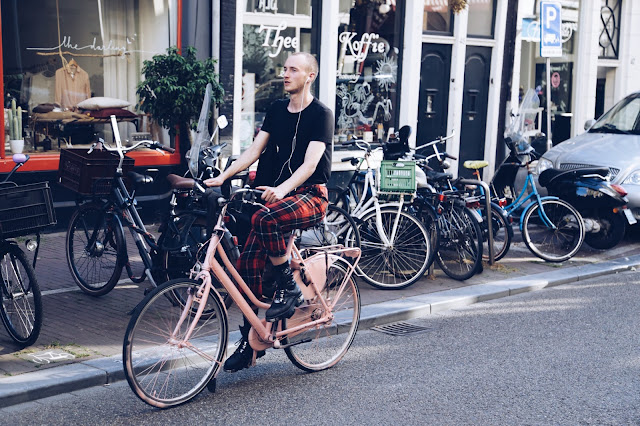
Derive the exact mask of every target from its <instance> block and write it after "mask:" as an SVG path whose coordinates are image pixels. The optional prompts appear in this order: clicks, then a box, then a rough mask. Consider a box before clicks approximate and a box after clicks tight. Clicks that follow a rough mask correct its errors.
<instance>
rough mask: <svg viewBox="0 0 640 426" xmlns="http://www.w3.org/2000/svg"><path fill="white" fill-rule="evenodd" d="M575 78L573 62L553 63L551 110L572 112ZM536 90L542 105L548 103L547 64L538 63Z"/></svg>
mask: <svg viewBox="0 0 640 426" xmlns="http://www.w3.org/2000/svg"><path fill="white" fill-rule="evenodd" d="M572 80H573V62H559V63H553V64H551V111H552V112H554V113H557V114H559V113H567V112H571V89H572V85H571V82H572ZM536 92H537V93H538V96H539V97H540V105H541V106H544V105H546V103H545V101H544V99H545V97H546V94H547V82H546V77H545V64H536Z"/></svg>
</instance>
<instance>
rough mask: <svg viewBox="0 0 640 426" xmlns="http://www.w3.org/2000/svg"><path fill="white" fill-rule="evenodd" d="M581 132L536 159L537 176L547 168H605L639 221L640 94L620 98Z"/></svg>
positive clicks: (586, 124)
mask: <svg viewBox="0 0 640 426" xmlns="http://www.w3.org/2000/svg"><path fill="white" fill-rule="evenodd" d="M585 129H588V131H587V132H586V133H583V134H581V135H579V136H576V137H574V138H571V139H568V140H566V141H564V142H562V143H560V144H558V145H556V146H554V147H553V148H552V149H550V150H549V151H547V152H546V153H545V154H544V155H543V156H542V158H541V159H540V160H538V173H541V172H542V171H543V170H545V169H548V168H550V167H555V168H556V169H561V170H571V169H576V168H579V167H607V168H609V178H610V181H611V183H615V184H618V185H620V186H622V187H623V188H624V190H625V191H627V198H628V199H629V203H628V207H629V208H630V209H631V210H632V212H633V215H634V217H635V218H636V220H640V92H636V93H633V94H631V95H629V96H627V97H625V98H624V99H622V100H621V101H620V102H618V103H617V104H616V105H615V106H614V107H613V108H611V109H610V110H609V111H607V112H606V113H605V114H604V115H602V117H600V119H599V120H598V121H594V120H589V121H587V123H585Z"/></svg>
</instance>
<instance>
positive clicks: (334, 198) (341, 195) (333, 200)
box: [327, 186, 350, 212]
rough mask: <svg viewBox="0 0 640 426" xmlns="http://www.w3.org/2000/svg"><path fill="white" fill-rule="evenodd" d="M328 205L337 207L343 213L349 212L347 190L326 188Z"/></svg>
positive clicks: (334, 187)
mask: <svg viewBox="0 0 640 426" xmlns="http://www.w3.org/2000/svg"><path fill="white" fill-rule="evenodd" d="M327 194H328V200H329V205H334V206H337V207H339V208H341V209H343V210H344V211H347V212H348V211H350V208H349V190H348V189H342V188H339V187H337V186H329V187H327Z"/></svg>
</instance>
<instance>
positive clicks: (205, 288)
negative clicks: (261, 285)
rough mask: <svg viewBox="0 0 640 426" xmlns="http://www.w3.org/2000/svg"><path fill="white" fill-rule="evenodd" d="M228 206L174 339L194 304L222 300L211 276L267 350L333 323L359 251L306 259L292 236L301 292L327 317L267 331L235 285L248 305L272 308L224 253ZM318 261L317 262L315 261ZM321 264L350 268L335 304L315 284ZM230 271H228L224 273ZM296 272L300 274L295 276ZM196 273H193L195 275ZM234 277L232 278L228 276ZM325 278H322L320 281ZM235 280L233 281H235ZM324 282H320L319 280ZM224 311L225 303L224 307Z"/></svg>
mask: <svg viewBox="0 0 640 426" xmlns="http://www.w3.org/2000/svg"><path fill="white" fill-rule="evenodd" d="M227 206H228V204H226V205H225V206H224V207H223V209H222V210H221V212H220V215H219V216H218V221H217V223H216V225H215V227H214V232H213V236H212V237H211V240H210V241H209V246H208V249H207V255H206V258H205V263H204V268H203V269H202V270H201V271H199V272H198V273H197V274H196V276H195V278H196V279H202V281H203V282H202V284H201V285H200V286H199V287H198V290H197V291H196V294H189V296H188V298H187V301H186V303H185V308H184V309H183V312H182V316H181V318H180V320H179V321H178V324H177V326H176V328H175V332H174V335H175V334H177V332H178V330H179V329H180V326H181V324H182V323H183V322H184V321H185V320H186V318H187V317H188V316H189V315H193V314H192V313H191V312H192V311H191V306H192V304H193V303H194V302H197V301H199V300H207V297H208V296H209V294H210V293H211V292H212V291H213V292H214V294H215V296H216V297H217V298H218V299H219V300H221V301H222V300H223V299H222V297H221V296H220V294H219V293H218V291H217V290H216V288H215V287H214V286H213V284H212V277H211V273H213V275H214V276H215V278H216V279H217V280H218V281H219V282H220V283H221V284H222V286H223V287H224V288H225V290H226V291H227V292H228V293H229V296H231V298H232V299H233V301H234V303H236V304H237V306H238V307H239V308H240V310H241V311H242V313H243V315H244V316H245V317H246V318H247V319H248V320H249V323H250V324H251V326H252V327H253V329H254V331H255V333H256V335H257V337H258V339H259V340H260V343H261V344H264V345H265V348H266V347H274V348H284V347H286V345H283V344H281V343H280V339H282V338H284V337H291V336H292V335H293V334H295V333H296V332H299V331H302V330H305V329H308V328H310V327H313V326H316V325H319V324H323V323H327V322H330V321H332V320H333V318H334V317H333V314H332V310H333V308H334V306H335V303H336V302H337V301H338V300H339V299H340V295H341V294H342V291H343V290H344V287H345V285H346V283H347V282H349V279H350V278H351V275H352V274H353V273H354V270H355V267H356V265H357V263H358V260H359V259H360V249H359V248H343V247H342V246H327V247H318V248H314V249H313V250H314V251H318V252H319V253H316V254H315V255H312V256H310V257H309V258H307V259H303V258H302V255H301V253H300V251H299V250H298V249H297V247H296V246H295V244H294V235H293V234H292V235H291V237H290V238H289V242H288V244H287V254H288V255H291V257H292V261H291V267H292V269H293V270H294V278H295V279H296V281H297V283H298V285H299V287H300V289H301V290H302V293H303V295H304V296H305V300H310V299H313V298H315V297H317V298H318V300H319V301H320V303H321V304H322V307H323V310H324V312H325V314H324V315H323V316H322V317H321V318H319V319H316V320H313V321H309V322H306V323H303V324H299V325H296V326H294V327H291V328H288V329H285V330H280V331H278V330H277V327H278V322H274V323H272V324H271V328H270V329H269V327H267V326H266V325H265V324H266V323H265V322H264V321H263V320H260V319H259V318H258V316H257V315H256V313H255V312H254V311H253V309H252V308H251V306H250V305H249V303H248V302H247V301H246V300H245V298H244V296H243V295H242V293H241V292H240V290H238V288H237V287H236V285H235V284H234V281H235V282H236V283H238V286H239V287H240V289H241V290H242V292H243V293H244V294H245V295H247V297H248V298H249V301H250V302H251V303H252V304H253V305H254V306H256V307H258V308H262V309H265V310H266V309H268V308H269V306H270V304H268V303H265V302H261V301H259V300H258V298H257V297H256V296H255V295H254V294H253V292H252V291H251V290H250V289H249V286H248V285H247V284H246V283H245V281H244V280H243V279H242V277H241V276H240V273H239V272H238V271H237V269H236V268H235V265H233V263H232V262H231V261H230V260H229V258H228V256H227V254H226V252H225V251H224V249H223V247H222V244H220V242H221V238H222V235H223V234H224V232H225V230H226V228H225V226H224V216H225V214H226V210H227ZM216 253H217V254H218V255H219V256H220V258H221V260H222V262H223V265H224V266H223V265H221V264H220V263H219V262H218V260H217V259H216V257H215V254H216ZM339 255H346V256H348V257H355V259H356V260H355V261H354V263H353V264H351V263H349V262H347V261H346V260H344V259H343V258H342V257H341V256H339ZM314 258H315V259H314ZM318 260H324V263H325V265H326V266H325V267H328V266H329V265H330V264H332V263H334V262H337V261H338V262H342V263H343V264H344V265H346V266H347V273H346V275H345V278H344V279H343V281H342V283H341V284H340V289H339V290H338V293H337V295H336V296H335V300H334V302H333V303H328V302H327V301H326V300H325V299H324V298H323V297H322V295H321V291H322V290H323V288H321V285H322V284H323V283H320V282H316V280H314V279H313V278H314V275H316V274H318V272H319V271H318V268H319V267H320V266H322V265H314V263H322V262H318ZM225 268H227V271H229V273H227V271H225ZM295 271H298V273H297V274H296V273H295ZM194 272H195V271H193V270H192V274H193V273H194ZM229 274H230V275H231V277H230V276H229ZM321 277H322V275H320V278H321ZM232 279H233V280H232ZM318 281H321V280H318ZM222 306H223V307H224V303H223V304H222ZM204 307H205V304H204V303H203V304H200V306H198V309H197V312H196V314H195V315H196V318H195V320H194V321H192V324H191V326H190V328H189V330H188V332H187V333H186V335H185V337H184V341H185V342H186V341H188V340H189V338H190V336H191V334H192V333H193V330H194V329H195V327H196V326H197V322H198V321H197V319H198V318H199V317H200V316H201V315H202V312H203V310H204Z"/></svg>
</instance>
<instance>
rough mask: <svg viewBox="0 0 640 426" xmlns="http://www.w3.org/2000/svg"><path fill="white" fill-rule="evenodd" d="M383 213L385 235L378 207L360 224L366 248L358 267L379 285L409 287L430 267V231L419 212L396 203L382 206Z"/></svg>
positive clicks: (371, 281)
mask: <svg viewBox="0 0 640 426" xmlns="http://www.w3.org/2000/svg"><path fill="white" fill-rule="evenodd" d="M380 216H381V219H382V220H381V225H382V231H383V232H384V234H385V235H384V237H383V236H382V235H381V234H380V232H379V229H378V226H377V223H376V211H375V210H374V211H371V212H369V213H367V214H366V215H365V216H363V217H362V219H361V221H360V223H359V224H358V230H359V231H360V240H361V244H360V247H361V248H362V256H361V258H360V263H359V264H358V271H359V272H360V273H361V274H362V277H363V278H364V280H365V281H367V282H368V283H369V284H371V285H372V286H374V287H376V288H380V289H401V288H405V287H408V286H410V285H411V284H413V283H415V282H416V281H417V280H419V279H420V278H421V277H422V276H423V275H424V273H425V272H426V270H427V268H428V267H429V260H430V258H431V250H433V248H432V247H431V244H430V240H431V239H430V237H429V231H428V230H427V229H426V228H425V226H424V225H423V224H422V222H421V221H420V220H419V219H417V218H416V217H415V216H413V215H411V214H409V213H407V212H405V211H400V212H398V210H397V208H394V207H382V208H381V209H380ZM396 223H397V226H396ZM394 227H395V234H394ZM392 235H393V238H392ZM385 239H387V240H388V242H385Z"/></svg>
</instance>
